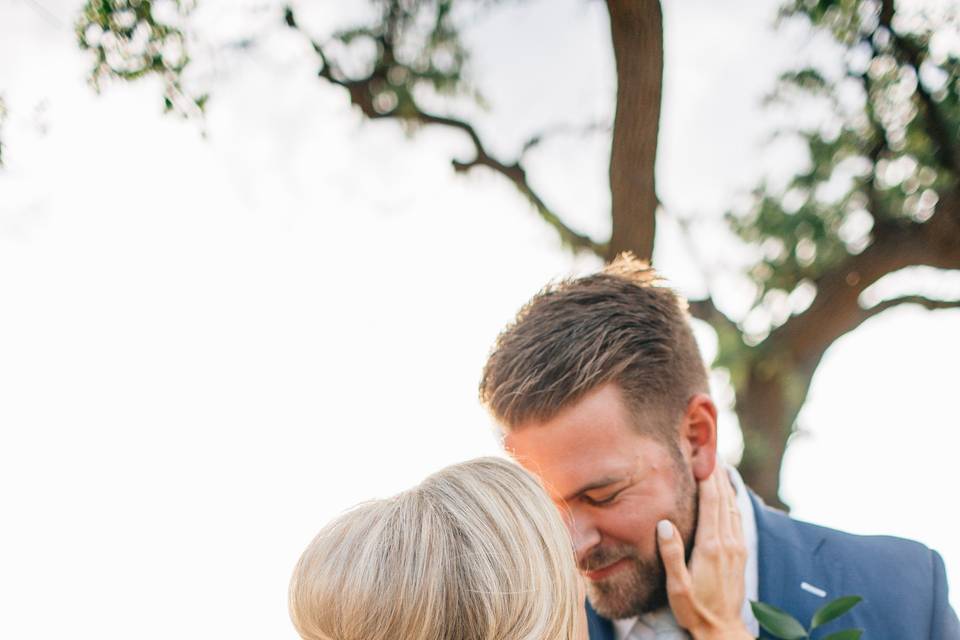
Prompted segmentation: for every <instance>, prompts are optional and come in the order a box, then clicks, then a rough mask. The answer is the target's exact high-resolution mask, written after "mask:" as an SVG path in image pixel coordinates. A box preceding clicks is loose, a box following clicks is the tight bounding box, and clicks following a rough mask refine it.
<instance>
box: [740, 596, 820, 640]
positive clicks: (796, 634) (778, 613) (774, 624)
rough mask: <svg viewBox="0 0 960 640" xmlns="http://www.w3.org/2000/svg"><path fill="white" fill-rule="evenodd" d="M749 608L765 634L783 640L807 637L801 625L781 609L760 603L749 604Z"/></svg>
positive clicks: (800, 639) (801, 639) (799, 639)
mask: <svg viewBox="0 0 960 640" xmlns="http://www.w3.org/2000/svg"><path fill="white" fill-rule="evenodd" d="M750 606H751V607H752V608H753V615H754V616H756V618H757V622H759V623H760V626H761V627H763V628H764V629H766V631H767V633H770V634H772V635H773V636H775V637H777V638H782V639H783V640H803V639H804V638H806V637H807V630H806V629H804V628H803V625H802V624H800V623H799V622H797V620H796V618H794V617H793V616H791V615H790V614H789V613H787V612H786V611H784V610H783V609H778V608H777V607H774V606H773V605H769V604H764V603H762V602H751V603H750Z"/></svg>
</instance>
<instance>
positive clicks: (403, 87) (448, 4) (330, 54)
mask: <svg viewBox="0 0 960 640" xmlns="http://www.w3.org/2000/svg"><path fill="white" fill-rule="evenodd" d="M373 4H374V5H375V6H376V7H377V9H378V12H377V17H376V18H375V19H374V20H373V21H372V22H370V23H369V24H365V25H359V26H355V27H351V28H349V29H344V30H341V31H338V32H336V33H334V34H332V35H331V36H330V38H329V40H328V41H327V42H325V43H324V45H323V49H324V51H325V54H324V59H325V62H326V65H327V66H328V67H329V68H328V69H327V72H329V73H330V74H331V75H332V76H333V78H334V79H336V80H338V81H341V82H347V83H351V82H354V83H355V82H363V83H364V84H366V85H367V89H368V90H369V91H370V92H371V94H372V95H371V97H372V101H373V107H374V109H375V110H376V111H377V112H378V113H380V114H383V115H386V114H389V115H396V116H399V117H401V118H404V117H407V118H410V119H413V117H414V115H415V114H416V112H417V110H418V106H417V97H418V95H421V94H422V92H424V91H427V92H432V93H434V94H437V95H443V96H448V97H449V96H452V95H457V94H465V93H470V91H471V90H470V88H469V86H468V84H467V83H466V82H465V81H464V76H463V70H464V66H465V64H466V61H467V57H468V56H467V50H466V48H465V47H464V45H463V42H462V41H461V39H460V34H459V31H458V29H457V26H456V23H455V20H454V8H455V6H454V5H455V4H456V3H455V1H454V0H375V2H373ZM464 4H465V3H464V2H463V1H462V0H461V2H460V3H459V5H464ZM363 42H365V43H366V44H367V45H372V46H368V49H369V50H371V51H372V52H373V53H372V55H371V56H370V57H369V58H368V59H366V60H365V61H364V62H363V64H362V65H361V66H363V67H365V68H366V75H365V76H364V77H361V78H355V77H347V76H346V75H345V74H344V73H342V72H341V71H340V69H342V68H343V65H342V64H340V62H341V61H340V60H338V59H337V55H336V54H335V53H334V52H336V51H338V50H339V51H341V52H343V53H342V57H343V58H347V57H352V58H353V60H352V61H351V62H352V64H351V65H350V66H354V67H355V66H357V64H356V59H355V58H356V51H357V48H358V47H356V46H355V45H357V44H359V43H363ZM361 46H362V45H361ZM475 97H478V98H479V96H475Z"/></svg>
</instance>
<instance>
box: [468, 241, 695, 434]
mask: <svg viewBox="0 0 960 640" xmlns="http://www.w3.org/2000/svg"><path fill="white" fill-rule="evenodd" d="M608 382H615V383H617V384H619V386H620V388H621V389H622V390H623V394H624V398H625V400H626V401H627V403H628V405H629V406H630V408H631V409H632V410H633V413H634V415H637V414H639V412H641V411H644V413H645V415H647V416H648V417H649V415H650V411H651V410H653V412H654V415H659V416H662V417H663V420H657V421H656V422H658V423H660V424H645V425H637V427H638V428H639V429H641V430H644V431H647V430H648V429H649V428H653V429H654V431H655V432H656V431H659V432H660V435H667V434H668V433H672V431H673V428H674V427H675V426H676V422H675V421H676V420H678V419H679V417H680V415H682V412H683V411H685V410H686V406H687V403H688V402H689V400H690V398H691V397H692V396H693V395H694V394H696V393H700V392H704V393H705V392H707V390H708V385H707V376H706V370H705V368H704V364H703V359H702V358H701V356H700V350H699V349H698V348H697V343H696V341H695V340H694V337H693V332H692V331H691V329H690V324H689V320H688V315H687V312H686V302H685V301H684V300H683V298H681V297H680V296H679V295H677V294H676V293H675V292H674V291H673V290H671V289H669V288H667V287H665V286H662V282H661V280H660V278H659V277H658V275H657V274H656V272H655V271H654V270H653V269H652V268H650V267H649V266H648V265H647V263H645V262H642V261H640V260H637V259H636V258H634V257H633V256H631V255H630V254H624V255H621V256H619V257H618V258H617V259H616V260H614V261H613V262H612V263H611V264H609V265H607V267H606V268H604V269H603V270H602V271H600V272H599V273H595V274H592V275H588V276H584V277H580V278H575V279H570V280H563V281H560V282H556V283H553V284H550V285H547V286H546V287H545V288H544V289H543V290H541V291H540V292H539V293H537V295H535V296H534V297H533V298H532V299H531V300H530V302H528V303H527V304H526V305H525V306H524V307H523V308H522V309H521V310H520V312H519V313H518V314H517V317H516V319H515V320H514V321H513V323H511V324H510V325H508V326H507V327H506V328H505V329H504V330H503V332H502V333H501V334H500V336H499V337H498V338H497V342H496V344H495V345H494V348H493V351H492V352H491V354H490V357H489V358H488V359H487V364H486V367H485V368H484V371H483V378H482V379H481V381H480V398H481V400H482V401H483V403H484V404H485V405H487V407H488V408H489V409H490V411H491V412H492V413H493V414H494V417H495V418H496V419H497V420H498V421H499V422H501V423H502V424H503V425H504V426H505V427H506V428H508V429H510V428H516V427H519V426H521V425H523V424H524V423H526V422H527V421H530V420H538V421H542V420H549V419H551V418H552V417H553V416H555V415H556V414H557V413H559V412H560V411H561V410H562V409H563V408H565V407H567V406H569V405H570V404H571V403H573V402H575V401H577V400H578V399H579V398H581V397H582V396H583V395H584V394H586V393H588V392H589V391H592V390H593V389H596V388H598V387H599V386H600V385H603V384H605V383H608ZM666 423H668V424H666ZM653 435H656V433H654V434H653Z"/></svg>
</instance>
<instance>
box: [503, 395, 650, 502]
mask: <svg viewBox="0 0 960 640" xmlns="http://www.w3.org/2000/svg"><path fill="white" fill-rule="evenodd" d="M504 445H505V447H506V449H507V451H508V452H509V453H510V454H511V455H512V456H513V457H514V458H516V460H517V461H518V462H519V463H520V464H521V465H523V466H524V467H526V468H527V469H528V470H529V471H531V472H533V473H535V474H537V475H538V476H540V477H541V478H542V479H543V481H544V484H545V485H546V487H547V490H548V491H550V493H551V494H553V497H554V498H557V497H563V496H568V495H570V494H571V493H572V492H575V491H577V490H578V489H579V488H581V487H583V486H586V485H588V484H591V483H596V482H599V481H602V480H605V479H609V480H612V481H616V480H618V479H625V478H627V477H634V476H637V475H643V474H645V473H646V472H647V471H648V470H651V469H652V468H656V467H658V466H660V465H659V458H660V457H661V454H662V451H661V450H662V447H661V446H660V445H659V444H658V443H657V442H656V441H655V440H654V439H653V438H652V437H650V436H645V435H641V434H640V433H638V432H637V431H636V428H635V427H634V426H633V417H632V415H631V413H630V411H629V410H628V409H627V405H626V403H625V402H624V401H623V397H622V394H621V392H620V389H619V387H618V386H617V385H615V384H607V385H603V386H601V387H599V388H597V389H595V390H593V391H591V392H590V393H588V394H587V395H585V396H584V397H583V398H581V399H580V400H578V401H577V402H575V403H573V404H572V405H571V406H569V407H566V408H565V409H563V410H562V411H561V412H560V413H558V414H557V415H556V416H553V417H552V418H550V419H548V420H542V421H541V420H531V421H528V422H527V423H524V424H522V425H520V426H519V427H517V428H515V429H514V430H512V431H510V432H508V433H507V435H506V436H505V438H504Z"/></svg>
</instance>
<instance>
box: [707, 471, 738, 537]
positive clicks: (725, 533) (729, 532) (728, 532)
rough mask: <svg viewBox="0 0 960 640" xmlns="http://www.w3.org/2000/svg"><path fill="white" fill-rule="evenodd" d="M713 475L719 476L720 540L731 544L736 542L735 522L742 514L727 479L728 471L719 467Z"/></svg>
mask: <svg viewBox="0 0 960 640" xmlns="http://www.w3.org/2000/svg"><path fill="white" fill-rule="evenodd" d="M713 474H714V475H715V476H717V493H718V494H719V496H720V513H719V515H718V520H719V526H718V527H717V529H718V533H719V536H720V540H723V541H724V542H726V543H730V542H732V541H733V540H734V533H733V527H734V522H733V521H734V520H737V521H739V520H740V512H739V511H738V510H737V503H736V501H735V499H734V496H733V488H732V487H731V486H730V478H728V477H727V473H726V471H725V470H724V469H722V468H720V467H719V465H718V467H717V469H716V470H715V471H714V472H713Z"/></svg>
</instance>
